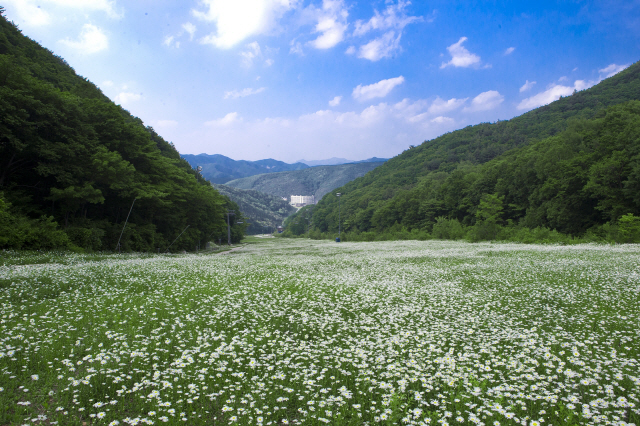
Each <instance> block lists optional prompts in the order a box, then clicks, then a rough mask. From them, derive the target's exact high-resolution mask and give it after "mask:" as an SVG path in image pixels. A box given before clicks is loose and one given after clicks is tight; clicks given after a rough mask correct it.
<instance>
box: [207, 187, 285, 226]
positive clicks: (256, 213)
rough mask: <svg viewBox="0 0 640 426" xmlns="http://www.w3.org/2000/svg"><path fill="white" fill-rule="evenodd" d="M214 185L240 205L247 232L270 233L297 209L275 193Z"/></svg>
mask: <svg viewBox="0 0 640 426" xmlns="http://www.w3.org/2000/svg"><path fill="white" fill-rule="evenodd" d="M214 187H215V188H216V189H217V190H218V191H219V192H220V193H221V194H223V195H226V196H227V197H229V199H231V200H232V201H233V202H235V203H236V204H238V206H240V210H241V211H242V214H243V215H244V217H245V220H246V221H247V222H248V227H247V233H248V234H262V233H264V232H269V233H271V232H273V231H274V230H275V228H276V226H280V225H282V224H283V222H284V220H285V218H287V217H288V216H290V215H292V214H293V213H295V212H296V211H297V209H296V208H295V207H293V206H292V205H290V204H289V203H288V202H287V201H285V200H283V199H282V198H281V197H277V196H275V195H270V194H265V193H264V192H258V191H255V190H253V189H239V188H234V187H232V186H228V185H215V184H214Z"/></svg>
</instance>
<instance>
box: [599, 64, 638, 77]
mask: <svg viewBox="0 0 640 426" xmlns="http://www.w3.org/2000/svg"><path fill="white" fill-rule="evenodd" d="M629 65H630V64H626V65H616V64H611V65H609V66H608V67H605V68H603V69H601V70H598V72H599V73H600V74H604V76H603V77H602V78H609V77H611V76H614V75H616V74H618V73H619V72H620V71H623V70H625V69H627V68H628V67H629Z"/></svg>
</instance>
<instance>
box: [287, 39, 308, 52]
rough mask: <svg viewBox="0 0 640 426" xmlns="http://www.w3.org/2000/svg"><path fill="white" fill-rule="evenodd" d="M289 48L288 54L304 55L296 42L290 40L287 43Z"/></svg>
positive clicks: (300, 45) (299, 44) (300, 46)
mask: <svg viewBox="0 0 640 426" xmlns="http://www.w3.org/2000/svg"><path fill="white" fill-rule="evenodd" d="M289 45H290V46H291V48H290V49H289V53H295V54H296V55H300V56H302V55H304V51H303V50H302V43H300V42H299V41H296V40H291V42H290V43H289Z"/></svg>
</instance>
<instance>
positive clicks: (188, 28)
mask: <svg viewBox="0 0 640 426" xmlns="http://www.w3.org/2000/svg"><path fill="white" fill-rule="evenodd" d="M182 29H183V30H185V31H186V32H187V33H189V40H190V41H191V40H193V36H194V34H195V33H196V26H195V25H193V24H192V23H191V22H186V23H184V24H182Z"/></svg>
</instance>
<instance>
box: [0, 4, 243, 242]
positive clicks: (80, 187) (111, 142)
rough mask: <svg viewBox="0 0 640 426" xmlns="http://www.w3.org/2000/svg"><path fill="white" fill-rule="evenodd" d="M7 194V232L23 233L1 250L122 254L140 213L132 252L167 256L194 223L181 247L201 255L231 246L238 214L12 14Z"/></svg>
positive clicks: (2, 186) (1, 97)
mask: <svg viewBox="0 0 640 426" xmlns="http://www.w3.org/2000/svg"><path fill="white" fill-rule="evenodd" d="M0 195H1V196H0V200H2V204H0V212H1V216H0V227H2V229H3V233H4V235H13V236H12V237H11V238H4V239H1V240H0V247H14V248H42V247H44V248H51V247H68V246H71V245H75V246H79V247H84V248H87V249H94V250H95V249H110V250H113V249H115V247H116V244H117V240H118V238H119V236H120V233H121V231H122V228H123V224H124V221H125V220H126V218H127V216H128V213H129V211H130V210H131V215H130V217H129V221H128V224H127V227H126V229H125V232H124V235H123V238H122V242H121V245H122V248H124V249H125V250H142V251H156V250H158V249H160V250H164V249H166V247H167V246H168V245H169V244H170V243H171V242H172V241H173V240H174V239H175V238H176V237H178V235H180V234H181V233H182V232H183V230H184V229H185V228H187V226H188V228H187V230H186V231H185V232H184V233H183V234H182V236H181V237H180V239H179V240H178V241H176V243H175V244H174V246H173V247H172V249H174V248H175V249H194V248H195V247H196V246H197V245H198V244H199V242H200V243H204V242H206V241H204V240H206V239H207V237H210V238H211V239H215V238H216V236H218V234H219V235H220V236H224V239H225V240H226V223H225V219H224V211H225V209H236V210H238V206H237V205H235V204H234V203H232V202H231V201H230V200H229V199H228V198H226V197H223V196H221V195H220V194H219V193H218V192H217V191H216V190H215V189H214V188H212V187H211V185H210V184H209V182H207V181H206V180H205V179H204V178H203V177H202V176H200V175H199V174H198V173H197V172H196V171H194V170H193V169H192V168H191V167H190V165H189V164H188V163H187V162H186V161H185V160H182V159H181V158H180V155H179V153H178V152H177V151H176V149H175V148H174V146H173V145H172V144H171V143H168V142H167V141H165V140H164V139H163V138H162V137H160V136H159V135H158V134H157V133H156V132H155V131H154V130H153V128H151V127H148V126H145V125H144V124H143V122H142V121H141V120H140V119H139V118H136V117H134V116H132V115H131V114H130V113H129V112H128V111H126V110H124V109H123V108H121V107H120V106H117V105H115V104H114V103H113V102H111V101H110V100H109V99H108V98H107V97H106V96H105V95H104V94H103V93H102V92H101V91H100V89H98V88H97V87H96V86H95V85H93V84H92V83H91V82H89V81H88V80H86V79H84V78H82V77H80V76H78V75H76V73H75V71H74V70H73V69H72V68H71V67H70V66H69V65H68V64H67V63H66V62H65V61H64V60H63V59H62V58H60V57H57V56H55V55H53V54H52V53H51V52H50V51H48V50H47V49H45V48H43V47H42V46H40V45H38V44H37V43H36V42H35V41H33V40H31V39H29V38H27V37H25V36H24V35H22V33H21V32H20V31H19V30H18V28H17V27H16V26H15V25H14V24H13V23H11V22H8V21H7V20H6V18H5V17H4V16H2V18H1V19H0ZM134 200H136V201H135V204H134V206H133V208H131V206H132V204H133V203H134ZM30 228H33V229H40V230H41V231H42V232H40V234H38V235H40V236H39V237H38V238H35V237H33V236H32V237H28V235H27V234H28V233H29V232H27V231H29V229H30ZM20 229H22V230H23V231H19V230H20ZM33 229H32V230H33ZM238 230H239V231H241V228H238ZM10 231H11V232H10ZM236 234H238V233H237V232H236V233H234V235H235V239H236V240H238V239H239V238H241V235H242V232H239V235H236Z"/></svg>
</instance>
